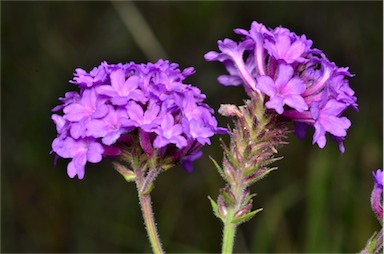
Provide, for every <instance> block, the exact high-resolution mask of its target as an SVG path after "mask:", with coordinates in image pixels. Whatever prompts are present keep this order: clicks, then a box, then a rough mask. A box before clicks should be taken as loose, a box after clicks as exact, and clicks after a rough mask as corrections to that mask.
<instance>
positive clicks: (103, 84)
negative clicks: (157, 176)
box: [52, 60, 226, 179]
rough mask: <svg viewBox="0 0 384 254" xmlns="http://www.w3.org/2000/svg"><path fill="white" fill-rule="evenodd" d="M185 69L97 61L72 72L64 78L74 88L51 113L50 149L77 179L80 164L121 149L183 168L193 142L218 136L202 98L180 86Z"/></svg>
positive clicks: (193, 154) (196, 145)
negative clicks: (53, 128) (52, 133)
mask: <svg viewBox="0 0 384 254" xmlns="http://www.w3.org/2000/svg"><path fill="white" fill-rule="evenodd" d="M193 73H194V69H193V68H187V69H185V70H183V71H181V70H180V69H178V65H177V64H174V63H169V62H168V61H164V60H159V61H158V62H157V63H147V64H136V63H133V62H130V63H126V64H122V63H119V64H108V63H106V62H103V63H101V65H100V66H98V67H95V68H93V70H92V71H91V72H90V73H87V72H86V71H84V70H82V69H76V73H75V77H74V79H73V80H72V81H70V82H71V83H73V84H75V85H78V87H79V89H80V91H79V92H68V93H66V94H65V97H64V98H60V101H61V102H62V104H61V105H59V106H57V107H55V108H54V109H53V110H52V111H53V112H56V113H55V114H53V115H52V120H53V122H54V123H55V124H56V130H57V133H58V135H57V138H56V139H55V140H54V141H53V143H52V151H53V152H55V153H56V155H57V156H59V157H62V158H68V159H72V160H71V161H70V162H69V164H68V167H67V171H68V175H69V176H70V177H75V176H76V175H77V176H78V178H79V179H82V178H83V177H84V173H85V165H86V163H87V162H92V163H97V162H100V161H101V160H102V157H103V156H112V157H115V156H120V155H123V154H124V152H126V151H125V149H127V148H129V149H134V150H135V153H134V154H135V156H139V157H140V160H145V158H147V159H153V158H152V157H153V156H157V159H153V160H152V161H158V162H161V161H167V163H170V165H171V164H175V163H182V164H183V165H185V166H186V168H187V169H188V171H190V170H191V167H192V161H193V160H195V159H197V158H198V157H199V156H197V155H199V154H200V151H199V149H200V147H201V146H202V145H204V144H210V140H209V139H210V138H211V137H212V136H213V135H214V134H216V133H226V130H225V129H223V128H219V127H217V121H216V119H215V118H214V117H213V115H212V114H213V110H212V109H211V108H210V107H209V106H208V105H206V104H204V103H203V101H204V99H205V95H204V94H202V93H201V91H200V90H199V89H198V88H196V87H193V86H192V85H187V84H184V83H183V81H184V79H186V78H187V77H188V76H190V75H192V74H193ZM60 110H63V115H60V114H59V113H57V112H58V111H60ZM155 150H156V151H155ZM140 153H143V154H140ZM123 156H124V155H123ZM144 162H145V161H143V163H144ZM157 166H159V167H161V166H162V165H157Z"/></svg>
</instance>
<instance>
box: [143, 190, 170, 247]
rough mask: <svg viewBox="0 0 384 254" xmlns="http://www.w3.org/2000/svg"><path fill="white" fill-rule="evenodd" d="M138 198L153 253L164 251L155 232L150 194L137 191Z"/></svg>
mask: <svg viewBox="0 0 384 254" xmlns="http://www.w3.org/2000/svg"><path fill="white" fill-rule="evenodd" d="M139 200H140V206H141V211H142V213H143V218H144V224H145V228H146V230H147V234H148V237H149V241H150V242H151V246H152V250H153V253H155V254H160V253H164V251H163V249H162V247H161V242H160V239H159V235H158V233H157V229H156V224H155V220H154V216H153V212H152V203H151V196H150V195H149V194H140V193H139Z"/></svg>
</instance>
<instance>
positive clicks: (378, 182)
mask: <svg viewBox="0 0 384 254" xmlns="http://www.w3.org/2000/svg"><path fill="white" fill-rule="evenodd" d="M372 175H373V179H374V181H375V187H376V188H379V189H381V190H383V177H384V176H383V170H381V169H378V170H376V173H375V172H372Z"/></svg>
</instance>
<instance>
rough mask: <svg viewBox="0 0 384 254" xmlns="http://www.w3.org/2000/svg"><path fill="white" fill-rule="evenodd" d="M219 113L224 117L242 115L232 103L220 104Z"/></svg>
mask: <svg viewBox="0 0 384 254" xmlns="http://www.w3.org/2000/svg"><path fill="white" fill-rule="evenodd" d="M219 114H220V115H222V116H226V117H228V116H237V117H239V118H240V117H242V116H243V114H242V113H241V112H240V110H239V109H238V108H237V106H235V105H232V104H221V105H220V108H219Z"/></svg>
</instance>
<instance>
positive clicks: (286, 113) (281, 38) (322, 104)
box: [205, 21, 357, 153]
mask: <svg viewBox="0 0 384 254" xmlns="http://www.w3.org/2000/svg"><path fill="white" fill-rule="evenodd" d="M234 31H235V33H237V34H239V35H240V36H242V38H241V40H240V42H239V43H237V42H235V41H233V40H229V39H224V40H222V41H221V40H219V41H218V47H219V50H220V52H214V51H210V52H208V53H207V54H206V55H205V59H206V60H207V61H219V62H221V63H223V64H224V66H225V68H226V69H227V71H228V73H229V75H221V76H220V77H219V78H218V81H219V82H220V83H221V84H223V85H225V86H230V85H235V86H238V85H241V84H242V85H243V86H244V88H245V90H246V92H247V93H248V94H249V96H250V97H254V96H253V93H256V94H258V95H259V96H258V98H261V99H264V101H265V106H266V108H268V109H272V110H274V111H276V113H277V114H279V115H282V116H283V117H285V118H287V119H289V120H292V121H293V122H295V132H296V133H297V134H298V135H299V137H303V136H305V132H306V129H307V127H311V128H313V129H315V132H314V136H313V142H314V143H317V144H318V145H319V147H321V148H323V147H324V146H325V143H326V137H325V135H326V133H327V132H328V133H329V134H330V136H331V138H332V139H334V140H335V141H336V142H337V143H338V144H339V149H340V151H341V153H343V152H344V150H345V148H344V145H343V140H344V139H345V137H346V135H347V129H348V128H349V127H350V126H351V122H350V121H349V120H348V119H347V118H346V117H342V116H341V115H342V113H343V112H344V111H345V110H346V109H348V108H349V107H352V108H353V109H355V110H357V104H356V100H357V98H356V96H355V95H354V91H353V90H352V89H351V87H350V86H349V83H348V79H347V78H349V77H352V76H353V75H352V74H351V73H350V72H349V71H348V68H339V67H337V66H336V64H335V63H333V62H331V61H329V60H328V58H327V57H326V56H325V55H324V54H323V53H322V52H321V51H320V50H318V49H314V48H311V47H312V41H311V40H309V39H307V38H306V36H305V35H301V36H298V35H296V34H295V33H293V32H291V31H289V30H288V29H287V28H284V27H277V28H275V29H271V28H267V27H265V26H264V25H263V24H260V23H257V22H256V21H254V22H252V24H251V28H250V30H249V31H248V30H245V29H240V28H237V29H235V30H234Z"/></svg>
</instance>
